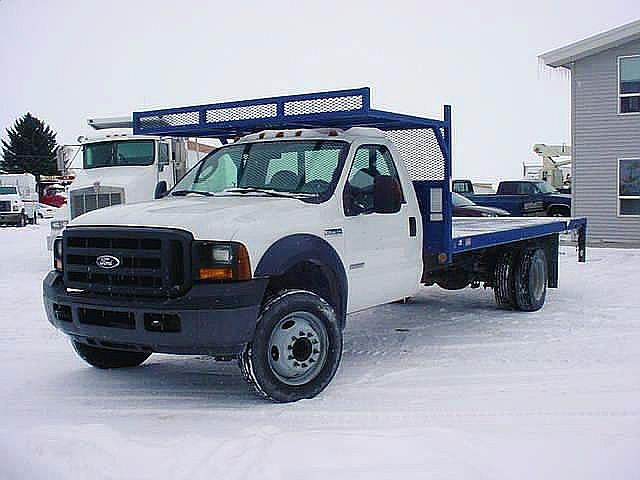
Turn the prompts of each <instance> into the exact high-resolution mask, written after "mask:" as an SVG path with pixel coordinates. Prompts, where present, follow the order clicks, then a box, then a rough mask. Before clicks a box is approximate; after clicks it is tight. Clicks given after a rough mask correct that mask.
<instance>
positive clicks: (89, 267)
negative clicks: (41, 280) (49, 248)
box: [63, 227, 192, 296]
mask: <svg viewBox="0 0 640 480" xmlns="http://www.w3.org/2000/svg"><path fill="white" fill-rule="evenodd" d="M191 240H192V238H191V235H189V234H187V233H185V232H180V231H177V230H170V229H162V228H125V227H123V228H118V227H94V228H67V229H66V230H65V231H64V234H63V242H64V243H63V252H64V265H63V267H64V281H65V285H66V286H67V287H69V288H74V289H80V290H85V291H90V292H96V293H107V294H111V295H125V296H177V295H180V294H182V293H184V292H185V291H186V290H187V289H188V288H189V287H190V285H191V280H190V279H191V265H190V259H191ZM105 256H107V257H111V258H108V259H107V260H109V262H106V264H107V266H112V265H114V264H117V265H116V266H114V267H112V268H105V266H104V264H105V262H98V258H99V257H103V258H102V259H101V260H104V257H105ZM114 258H115V259H116V260H114ZM98 263H102V264H103V266H99V265H98Z"/></svg>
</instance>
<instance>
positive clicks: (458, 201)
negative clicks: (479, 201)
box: [451, 192, 475, 207]
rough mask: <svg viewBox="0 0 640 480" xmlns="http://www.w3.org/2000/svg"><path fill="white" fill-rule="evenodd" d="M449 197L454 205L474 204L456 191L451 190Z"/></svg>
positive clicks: (466, 205) (465, 205)
mask: <svg viewBox="0 0 640 480" xmlns="http://www.w3.org/2000/svg"><path fill="white" fill-rule="evenodd" d="M451 199H452V200H453V206H454V207H469V206H471V205H475V203H473V202H472V201H471V200H469V199H468V198H467V197H464V196H462V195H460V194H459V193H456V192H451Z"/></svg>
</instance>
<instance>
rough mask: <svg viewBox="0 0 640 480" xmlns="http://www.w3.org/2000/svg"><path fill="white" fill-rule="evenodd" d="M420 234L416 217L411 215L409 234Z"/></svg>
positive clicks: (411, 235) (413, 235) (412, 235)
mask: <svg viewBox="0 0 640 480" xmlns="http://www.w3.org/2000/svg"><path fill="white" fill-rule="evenodd" d="M417 234H418V226H417V224H416V217H409V236H410V237H415V236H416V235H417Z"/></svg>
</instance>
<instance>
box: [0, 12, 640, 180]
mask: <svg viewBox="0 0 640 480" xmlns="http://www.w3.org/2000/svg"><path fill="white" fill-rule="evenodd" d="M637 18H640V1H638V0H608V1H606V2H603V1H601V0H597V1H596V0H581V1H557V0H536V1H528V2H518V1H510V2H502V1H494V0H485V1H469V2H455V1H439V2H435V1H401V0H393V1H385V2H382V1H380V2H376V1H369V2H355V1H347V0H343V1H331V0H322V1H314V2H304V1H292V2H280V1H277V0H270V1H266V2H253V1H240V0H235V1H231V2H214V1H211V2H195V1H185V0H181V1H161V0H156V1H149V2H146V1H101V2H100V1H86V0H85V1H77V2H76V1H56V2H53V1H51V2H40V1H19V0H0V128H2V131H3V135H4V130H5V129H6V128H7V127H8V126H10V125H11V124H12V123H13V122H14V120H15V119H16V117H17V116H19V115H22V114H24V113H25V112H27V111H30V112H32V113H34V114H35V115H37V116H39V117H40V118H42V119H43V120H45V121H46V122H48V123H49V124H50V125H51V126H52V127H53V128H54V130H55V131H57V132H58V140H59V142H64V143H70V142H73V141H74V140H75V139H76V138H77V136H78V135H80V134H86V133H87V132H88V130H87V127H86V119H87V118H89V117H92V116H120V115H127V114H130V112H131V111H133V110H139V109H146V108H153V107H166V106H178V105H188V104H200V103H212V102H217V101H228V100H236V99H244V98H257V97H263V96H271V95H279V94H291V93H304V92H312V91H318V90H333V89H342V88H354V87H361V86H370V87H371V88H372V104H373V105H374V107H375V108H382V109H390V110H394V111H398V112H402V113H411V114H416V115H427V116H438V117H439V116H440V115H441V114H442V113H441V112H442V104H444V103H450V104H452V106H453V119H454V125H455V129H454V157H453V159H454V167H453V168H454V170H453V171H454V176H455V177H469V178H472V179H474V180H485V179H487V180H493V179H498V178H505V177H519V176H520V175H521V172H522V162H523V161H535V160H536V157H535V155H534V154H533V153H531V147H532V145H533V144H534V143H538V142H542V143H563V142H565V143H568V142H569V78H568V76H567V75H563V74H562V73H561V72H558V71H547V70H545V69H544V68H541V67H540V66H539V64H538V59H537V55H539V54H541V53H544V52H546V51H548V50H551V49H555V48H557V47H560V46H563V45H565V44H567V43H570V42H573V41H576V40H579V39H582V38H584V37H586V36H589V35H592V34H595V33H597V32H600V31H603V30H608V29H610V28H613V27H616V26H618V25H621V24H623V23H627V22H629V21H632V20H635V19H637Z"/></svg>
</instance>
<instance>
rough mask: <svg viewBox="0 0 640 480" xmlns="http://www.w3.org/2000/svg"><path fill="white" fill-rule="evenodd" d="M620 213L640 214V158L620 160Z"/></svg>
mask: <svg viewBox="0 0 640 480" xmlns="http://www.w3.org/2000/svg"><path fill="white" fill-rule="evenodd" d="M618 213H619V214H620V215H634V216H640V158H621V159H620V160H619V161H618Z"/></svg>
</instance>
